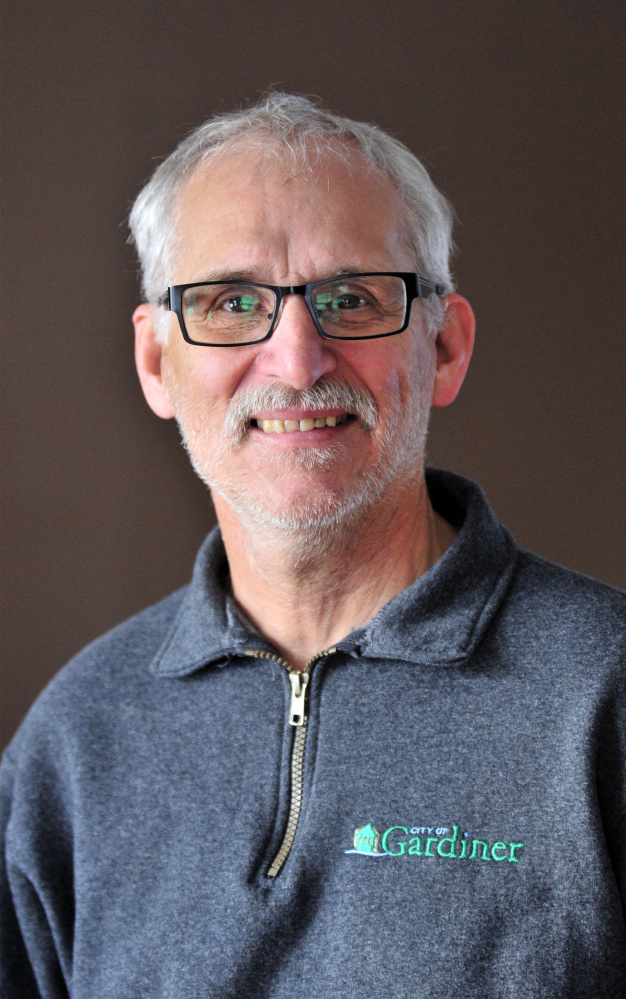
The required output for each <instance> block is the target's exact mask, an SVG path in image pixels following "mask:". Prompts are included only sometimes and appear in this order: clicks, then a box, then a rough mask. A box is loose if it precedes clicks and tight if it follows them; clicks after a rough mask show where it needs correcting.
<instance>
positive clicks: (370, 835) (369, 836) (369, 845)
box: [354, 823, 380, 853]
mask: <svg viewBox="0 0 626 999" xmlns="http://www.w3.org/2000/svg"><path fill="white" fill-rule="evenodd" d="M379 843H380V833H379V832H378V830H377V829H374V826H373V825H371V823H368V824H367V825H366V826H361V828H360V829H355V830H354V849H355V850H356V851H357V852H358V853H378V845H379Z"/></svg>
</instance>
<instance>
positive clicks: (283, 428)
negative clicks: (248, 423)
mask: <svg viewBox="0 0 626 999" xmlns="http://www.w3.org/2000/svg"><path fill="white" fill-rule="evenodd" d="M347 419H348V414H347V413H342V414H341V416H316V417H315V418H314V419H306V420H254V421H253V422H254V423H256V425H257V427H260V429H261V430H263V431H264V432H265V433H266V434H284V433H292V432H293V431H294V430H313V429H314V428H315V427H317V428H318V429H320V428H321V427H336V426H337V425H338V424H340V423H345V422H346V420H347Z"/></svg>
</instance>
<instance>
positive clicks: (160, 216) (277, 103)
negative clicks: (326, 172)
mask: <svg viewBox="0 0 626 999" xmlns="http://www.w3.org/2000/svg"><path fill="white" fill-rule="evenodd" d="M242 141H246V142H249V143H251V144H254V145H257V146H258V147H259V148H260V149H262V150H264V151H272V152H274V153H275V154H278V156H279V157H280V158H281V160H282V161H285V160H287V161H291V164H292V166H293V167H294V169H296V168H298V167H300V168H301V167H303V166H308V167H309V168H312V166H313V165H314V163H315V162H316V161H317V160H319V159H320V158H321V157H323V156H325V155H328V154H329V153H334V154H335V155H338V156H339V157H341V158H342V159H344V160H345V161H346V162H348V161H349V158H350V154H351V153H352V154H353V153H354V149H355V147H356V149H357V152H358V153H359V154H360V155H361V157H362V158H363V160H364V161H365V163H366V164H367V165H368V166H369V167H370V168H371V169H373V170H374V171H376V172H378V173H380V174H382V175H384V176H386V177H388V178H389V179H390V180H391V182H392V183H393V185H394V187H395V189H396V191H397V192H398V194H399V196H400V198H401V200H402V202H403V206H404V212H403V221H404V225H405V228H406V236H407V241H408V244H409V249H410V252H411V253H412V254H413V255H414V258H415V266H416V268H417V270H418V271H419V272H420V274H421V275H422V276H423V277H426V278H428V279H429V280H431V281H434V282H436V283H438V284H441V285H443V288H444V294H449V293H450V292H451V291H453V290H454V286H453V282H452V277H451V274H450V255H451V251H452V224H453V210H452V208H451V206H450V205H449V203H448V202H447V200H446V198H445V197H444V196H443V194H442V193H441V192H440V191H438V190H437V188H436V187H435V185H434V184H433V182H432V180H431V179H430V177H429V175H428V173H427V171H426V169H425V167H424V166H423V165H422V163H421V162H420V161H419V160H418V159H417V157H416V156H414V155H413V153H412V152H410V150H409V149H407V147H406V146H405V145H403V144H402V143H401V142H399V141H398V139H394V138H393V137H392V136H391V135H388V134H387V133H386V132H383V131H382V129H380V128H378V127H377V126H376V125H370V124H366V123H364V122H356V121H352V120H351V119H349V118H344V117H341V116H339V115H335V114H332V113H331V112H329V111H324V110H323V109H322V108H320V107H318V106H317V105H316V104H315V103H314V102H313V101H312V100H310V99H309V98H307V97H301V96H298V95H294V94H284V93H277V92H274V91H273V92H271V93H269V94H267V95H266V96H265V97H263V98H262V100H261V101H259V103H258V104H256V105H255V106H254V107H250V108H246V109H244V110H241V111H233V112H229V113H227V114H222V115H218V116H216V117H214V118H210V119H209V121H207V122H205V124H204V125H201V126H200V127H199V128H197V129H195V131H193V132H192V133H191V134H190V135H188V136H187V138H186V139H183V141H182V142H181V143H180V144H179V146H178V147H177V148H176V149H175V150H174V152H173V153H172V154H171V155H170V156H168V158H167V159H166V160H164V162H163V163H161V164H160V165H159V166H158V167H157V169H156V170H155V171H154V173H153V174H152V177H151V178H150V180H149V181H148V183H147V184H146V185H145V187H144V188H143V190H142V191H141V192H140V194H139V196H138V197H137V200H136V201H135V204H134V205H133V208H132V211H131V213H130V218H129V224H130V229H131V234H132V235H131V239H132V241H133V242H134V243H135V246H136V249H137V253H138V256H139V261H140V264H141V273H142V291H143V294H144V296H145V299H146V301H147V302H150V303H151V304H153V305H154V304H156V303H157V300H158V298H159V296H160V295H162V294H163V292H164V291H165V289H166V287H167V286H168V284H169V283H170V281H169V276H170V274H171V270H172V263H173V260H174V259H175V251H176V208H177V202H178V195H179V193H180V191H181V188H182V186H183V184H184V183H185V181H186V180H187V178H188V177H190V176H191V174H192V173H193V172H194V170H196V168H197V167H199V166H201V165H202V164H204V163H205V162H206V161H207V160H209V159H210V158H211V157H214V156H216V155H217V154H218V153H220V152H225V151H227V149H228V148H229V147H230V146H233V145H234V144H235V143H240V142H242ZM423 308H424V311H425V314H426V319H427V323H428V326H429V327H430V328H431V329H437V328H439V326H440V325H441V323H442V322H443V317H444V308H443V306H442V304H441V300H440V299H439V298H438V297H437V296H435V295H431V296H430V297H429V298H428V299H425V300H424V301H423ZM159 325H160V326H161V331H162V332H163V327H162V324H159Z"/></svg>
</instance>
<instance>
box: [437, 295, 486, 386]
mask: <svg viewBox="0 0 626 999" xmlns="http://www.w3.org/2000/svg"><path fill="white" fill-rule="evenodd" d="M444 304H445V306H446V317H445V319H444V322H443V326H442V327H441V329H440V330H439V332H438V334H437V340H436V341H435V348H436V351H437V370H436V373H435V383H434V386H433V398H432V404H433V406H449V405H450V403H451V402H454V400H455V399H456V397H457V395H458V392H459V389H460V388H461V385H462V384H463V379H464V378H465V373H466V371H467V368H468V365H469V362H470V358H471V356H472V350H473V348H474V330H475V328H476V320H475V319H474V313H473V311H472V307H471V305H470V304H469V302H468V301H467V299H466V298H462V297H461V295H448V296H447V297H446V299H445V300H444Z"/></svg>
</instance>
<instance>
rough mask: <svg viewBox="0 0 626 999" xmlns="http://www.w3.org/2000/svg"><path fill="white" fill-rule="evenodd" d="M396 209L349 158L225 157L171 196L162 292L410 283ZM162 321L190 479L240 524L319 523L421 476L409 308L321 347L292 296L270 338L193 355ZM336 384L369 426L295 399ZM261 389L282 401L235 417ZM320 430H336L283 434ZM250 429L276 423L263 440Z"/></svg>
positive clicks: (417, 315) (335, 409)
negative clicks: (347, 277)
mask: <svg viewBox="0 0 626 999" xmlns="http://www.w3.org/2000/svg"><path fill="white" fill-rule="evenodd" d="M399 211H400V209H399V205H398V201H397V198H396V195H395V192H394V190H393V188H392V186H391V184H390V183H389V182H387V181H386V180H382V179H380V178H379V177H377V176H374V175H373V174H371V173H370V172H369V171H368V170H367V168H366V166H365V165H364V164H363V163H362V162H361V161H360V160H359V158H358V157H357V156H355V157H354V158H353V160H352V162H351V163H350V165H349V166H347V165H346V164H345V163H342V162H341V161H340V160H339V159H338V158H337V157H335V156H332V155H331V156H330V157H328V160H327V161H326V162H323V163H322V164H321V165H320V166H319V167H318V168H316V169H314V170H313V171H303V172H300V173H298V174H296V175H295V176H294V175H293V174H290V173H289V172H288V171H286V169H285V168H284V167H283V166H282V165H281V164H280V162H279V161H278V159H277V158H275V157H272V156H267V157H266V158H265V159H263V158H262V157H261V156H260V154H259V153H258V151H256V150H252V149H250V148H247V149H246V148H245V147H244V148H241V149H238V150H235V151H231V152H229V153H228V154H226V155H224V156H223V157H221V158H218V159H217V160H216V161H215V162H214V163H212V164H211V163H210V164H209V165H208V166H207V167H203V168H200V169H199V170H198V171H197V172H196V173H195V174H194V175H193V176H192V177H191V179H190V180H189V181H188V182H187V184H186V186H185V187H184V188H183V191H182V194H181V197H180V202H179V222H178V246H179V249H178V253H177V259H176V266H175V274H174V277H173V281H172V283H173V284H183V283H190V282H193V281H202V280H222V279H226V278H228V277H230V278H234V277H235V276H236V277H237V278H238V279H244V280H245V279H247V280H252V281H261V282H267V283H268V284H276V285H299V284H304V283H307V282H312V281H317V280H321V279H323V278H326V277H329V276H332V275H334V274H337V273H350V272H351V273H355V272H367V271H401V270H407V271H408V270H413V269H414V265H413V264H412V261H411V258H410V255H409V253H408V250H407V248H406V246H405V239H404V234H403V231H402V228H401V224H400V222H399ZM169 323H170V329H169V342H168V344H167V346H166V347H165V348H164V356H163V367H162V373H163V381H164V384H165V388H166V390H167V394H168V397H169V400H170V403H171V407H172V409H173V411H174V413H175V415H176V417H177V419H178V421H179V424H180V426H181V430H182V432H183V435H184V438H185V440H186V443H187V447H188V449H189V451H190V454H191V456H192V459H193V462H194V465H195V467H196V469H197V471H198V472H199V473H200V475H201V476H202V478H203V479H204V480H205V481H206V482H207V483H208V484H209V485H210V486H211V488H212V489H213V490H215V491H217V492H218V493H219V494H221V496H222V497H224V498H225V499H226V500H227V501H228V502H229V504H230V505H231V507H233V508H234V509H235V511H236V512H237V514H238V515H239V517H240V519H242V520H243V521H246V520H248V521H249V522H250V523H254V522H258V521H259V519H260V520H262V521H265V522H269V523H273V524H276V525H283V526H291V527H300V528H303V527H304V526H307V525H315V524H323V523H330V522H332V521H333V518H334V519H335V520H336V519H337V518H339V519H341V518H342V517H347V516H348V515H349V514H354V513H355V512H358V510H359V509H360V508H364V507H366V506H367V505H368V504H370V503H371V502H372V501H373V500H375V499H377V498H379V497H380V495H381V494H382V495H384V494H385V492H386V491H389V490H391V489H393V488H394V486H396V485H397V484H398V483H399V482H400V480H406V478H407V476H408V475H411V476H414V475H415V474H417V473H418V472H419V469H420V468H421V462H422V457H423V442H424V437H425V432H426V423H427V414H428V408H429V401H430V393H431V390H432V381H433V376H434V368H435V350H434V344H433V337H432V336H429V335H428V334H427V333H426V331H425V326H424V321H423V317H422V315H421V310H420V309H419V307H418V306H417V305H416V304H414V306H413V309H412V319H411V324H410V326H409V328H408V329H407V330H406V331H404V332H403V333H401V334H399V335H398V336H392V337H387V338H383V339H378V340H369V341H368V340H361V341H352V342H348V341H343V342H340V341H336V340H325V339H323V338H322V337H320V335H319V334H318V332H317V330H316V328H315V326H314V324H313V321H312V319H311V316H310V315H309V313H308V311H307V307H306V304H305V302H304V299H303V298H302V297H300V296H289V297H288V298H287V299H286V300H285V301H284V303H283V309H282V313H281V316H280V321H279V323H278V326H277V327H276V329H275V331H274V333H273V335H272V337H271V338H270V339H269V340H268V341H267V342H265V343H260V344H256V345H249V346H238V347H201V346H195V345H191V344H188V343H186V342H185V341H184V340H183V338H182V336H181V333H180V330H179V329H178V324H177V320H176V318H175V317H174V316H173V315H170V316H169ZM336 384H341V385H343V386H348V387H350V388H351V389H352V390H356V392H357V393H358V394H359V395H360V396H361V398H362V399H363V400H364V401H365V402H366V403H368V404H369V417H370V420H371V422H372V424H373V425H370V426H369V427H368V426H367V422H368V421H367V420H364V419H363V418H359V417H358V416H355V415H354V412H353V410H354V409H355V408H357V407H355V406H350V404H349V403H348V402H347V401H346V402H341V401H340V402H339V404H337V403H336V402H334V403H332V402H331V395H330V394H329V395H328V396H327V397H326V396H325V395H324V393H322V397H321V398H322V401H321V403H320V402H318V403H314V402H313V400H312V398H310V397H308V398H307V395H306V393H307V390H311V389H320V388H322V389H323V387H324V386H325V385H326V386H329V385H330V388H331V389H332V387H333V386H334V385H336ZM269 386H273V387H280V388H282V389H287V390H288V399H289V401H288V404H286V402H285V400H282V401H280V402H277V401H274V402H272V403H270V404H260V405H259V404H257V405H256V406H255V403H254V401H253V403H252V408H250V407H248V406H247V405H245V401H246V400H247V398H248V393H250V392H252V393H254V392H256V391H257V390H259V389H264V388H267V387H269ZM299 393H300V394H299ZM301 393H304V395H301ZM242 400H244V410H243V412H244V414H245V429H244V432H243V434H241V433H239V434H236V433H234V432H233V430H232V427H231V424H232V420H231V419H229V414H232V410H233V406H237V404H238V403H240V402H241V401H242ZM366 408H367V407H366ZM325 417H331V418H332V417H336V418H337V420H338V423H337V425H336V426H329V425H325V426H323V427H321V426H314V427H313V429H306V428H307V427H309V426H310V425H309V424H308V423H305V424H304V427H305V429H304V430H301V429H297V430H295V429H290V428H291V427H294V426H295V425H296V423H297V422H298V426H300V424H299V421H300V420H307V419H308V420H310V419H317V420H318V422H319V421H321V420H322V419H323V418H325ZM257 420H259V421H262V420H266V421H267V420H278V421H282V425H283V426H284V425H285V421H290V422H287V424H286V429H285V432H272V433H267V432H265V431H264V430H263V429H261V428H260V427H259V426H257V425H256V421H257ZM327 422H328V421H327ZM332 422H333V421H332V419H331V420H330V423H332ZM266 426H267V424H266ZM275 426H276V425H275ZM280 426H281V424H278V427H279V428H280ZM229 428H230V429H229Z"/></svg>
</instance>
